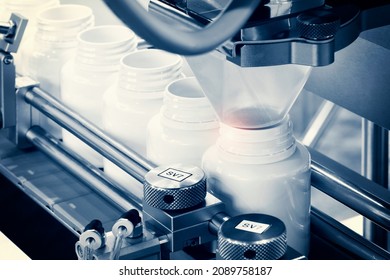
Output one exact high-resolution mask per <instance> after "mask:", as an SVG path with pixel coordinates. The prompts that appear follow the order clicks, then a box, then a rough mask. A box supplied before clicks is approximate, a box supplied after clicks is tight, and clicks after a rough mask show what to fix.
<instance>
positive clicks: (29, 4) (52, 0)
mask: <svg viewBox="0 0 390 280" xmlns="http://www.w3.org/2000/svg"><path fill="white" fill-rule="evenodd" d="M59 4H60V1H59V0H5V1H4V8H5V9H6V10H7V11H8V12H16V13H20V14H22V15H23V16H25V17H27V18H28V19H29V20H31V18H30V17H35V16H36V14H37V13H38V12H40V11H42V10H44V9H46V8H49V7H54V6H58V5H59Z"/></svg>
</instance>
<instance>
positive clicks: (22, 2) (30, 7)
mask: <svg viewBox="0 0 390 280" xmlns="http://www.w3.org/2000/svg"><path fill="white" fill-rule="evenodd" d="M59 4H60V1H59V0H4V3H3V5H4V8H3V13H2V15H1V20H9V17H10V15H11V13H18V14H20V15H22V16H24V17H25V18H27V19H28V24H27V27H26V30H25V31H24V34H23V38H22V41H21V43H20V46H19V49H18V52H17V53H16V54H14V55H13V56H14V59H15V67H16V72H17V73H18V74H20V75H26V67H27V65H26V64H25V59H24V56H25V55H26V54H25V53H28V52H29V50H30V49H31V40H32V36H34V34H35V32H36V30H37V21H36V19H37V15H38V14H39V13H40V12H41V11H42V10H45V9H47V8H50V7H54V6H58V5H59Z"/></svg>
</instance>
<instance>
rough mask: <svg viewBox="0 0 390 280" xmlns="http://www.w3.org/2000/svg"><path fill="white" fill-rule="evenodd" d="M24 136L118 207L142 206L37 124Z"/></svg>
mask: <svg viewBox="0 0 390 280" xmlns="http://www.w3.org/2000/svg"><path fill="white" fill-rule="evenodd" d="M26 137H27V138H28V140H30V141H31V143H33V144H34V145H35V146H36V147H37V148H38V149H39V150H41V151H42V152H43V153H45V154H46V155H48V156H49V157H50V158H52V159H55V160H56V161H57V162H58V163H59V164H60V165H62V166H63V167H64V168H65V169H67V170H68V171H69V172H71V173H72V174H73V175H75V176H76V177H77V178H79V179H81V180H82V181H83V182H85V183H87V184H88V185H89V186H90V187H92V188H93V189H94V190H96V191H97V192H98V193H99V194H101V195H102V196H104V197H106V198H108V199H109V200H110V201H111V202H113V203H114V204H115V205H116V206H117V207H118V208H119V209H121V210H123V211H128V210H129V209H133V208H134V207H136V208H138V209H141V208H142V204H141V202H140V201H139V200H137V198H136V197H135V196H132V195H131V194H130V195H129V194H127V193H124V191H122V190H120V189H118V188H117V187H116V186H115V185H113V184H112V183H110V181H109V180H108V179H106V178H105V177H104V175H103V174H102V172H101V171H100V170H96V168H94V167H92V166H91V165H87V164H85V161H84V162H82V161H80V159H76V158H74V157H72V153H71V152H70V151H66V148H65V147H61V145H59V143H56V142H55V141H56V140H55V139H54V138H53V137H50V136H49V135H48V134H47V133H46V132H45V131H44V130H43V129H42V128H40V127H38V126H34V127H32V128H30V130H29V131H28V132H27V134H26Z"/></svg>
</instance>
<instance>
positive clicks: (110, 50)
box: [74, 25, 137, 73]
mask: <svg viewBox="0 0 390 280" xmlns="http://www.w3.org/2000/svg"><path fill="white" fill-rule="evenodd" d="M136 47H137V42H136V38H135V34H134V33H133V32H132V31H131V30H130V29H128V28H126V27H124V26H119V25H113V26H97V27H94V28H90V29H88V30H85V31H83V32H81V33H80V34H79V35H78V46H77V50H76V56H75V60H74V61H75V65H76V67H78V68H79V69H82V70H86V71H92V72H104V73H106V72H118V71H119V68H120V63H119V62H120V59H121V57H122V56H124V55H125V54H127V53H130V52H133V51H134V50H135V49H136Z"/></svg>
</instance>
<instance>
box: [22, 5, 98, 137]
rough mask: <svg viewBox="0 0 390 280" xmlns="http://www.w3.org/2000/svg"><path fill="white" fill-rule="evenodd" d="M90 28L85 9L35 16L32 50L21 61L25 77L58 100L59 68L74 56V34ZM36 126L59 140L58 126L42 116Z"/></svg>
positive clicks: (91, 19) (78, 7) (64, 8)
mask: <svg viewBox="0 0 390 280" xmlns="http://www.w3.org/2000/svg"><path fill="white" fill-rule="evenodd" d="M93 25H94V15H93V12H92V10H91V8H89V7H87V6H82V5H60V6H57V7H53V8H48V9H46V10H43V11H42V12H41V13H39V14H38V16H37V31H36V33H35V35H34V37H33V41H32V48H31V50H30V51H29V52H28V53H26V56H25V57H24V59H26V61H27V62H28V64H27V66H28V67H27V69H26V72H27V74H28V75H29V76H30V77H32V78H34V79H35V80H37V81H38V82H39V83H40V84H39V87H40V88H41V89H43V90H44V91H46V92H48V93H49V94H51V95H52V96H54V97H56V98H59V97H60V74H61V69H62V67H63V65H64V64H65V62H67V61H68V60H69V59H71V58H72V57H73V56H74V54H75V51H76V48H77V44H78V42H77V35H78V33H80V32H81V31H83V30H85V29H87V28H90V27H92V26H93ZM39 125H40V126H41V127H43V128H44V129H46V131H48V132H50V133H51V134H52V135H54V136H55V137H57V138H61V137H62V136H61V128H60V126H59V125H57V124H56V123H55V122H54V121H51V120H50V119H49V118H47V117H45V116H44V115H43V114H42V115H40V120H39Z"/></svg>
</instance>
